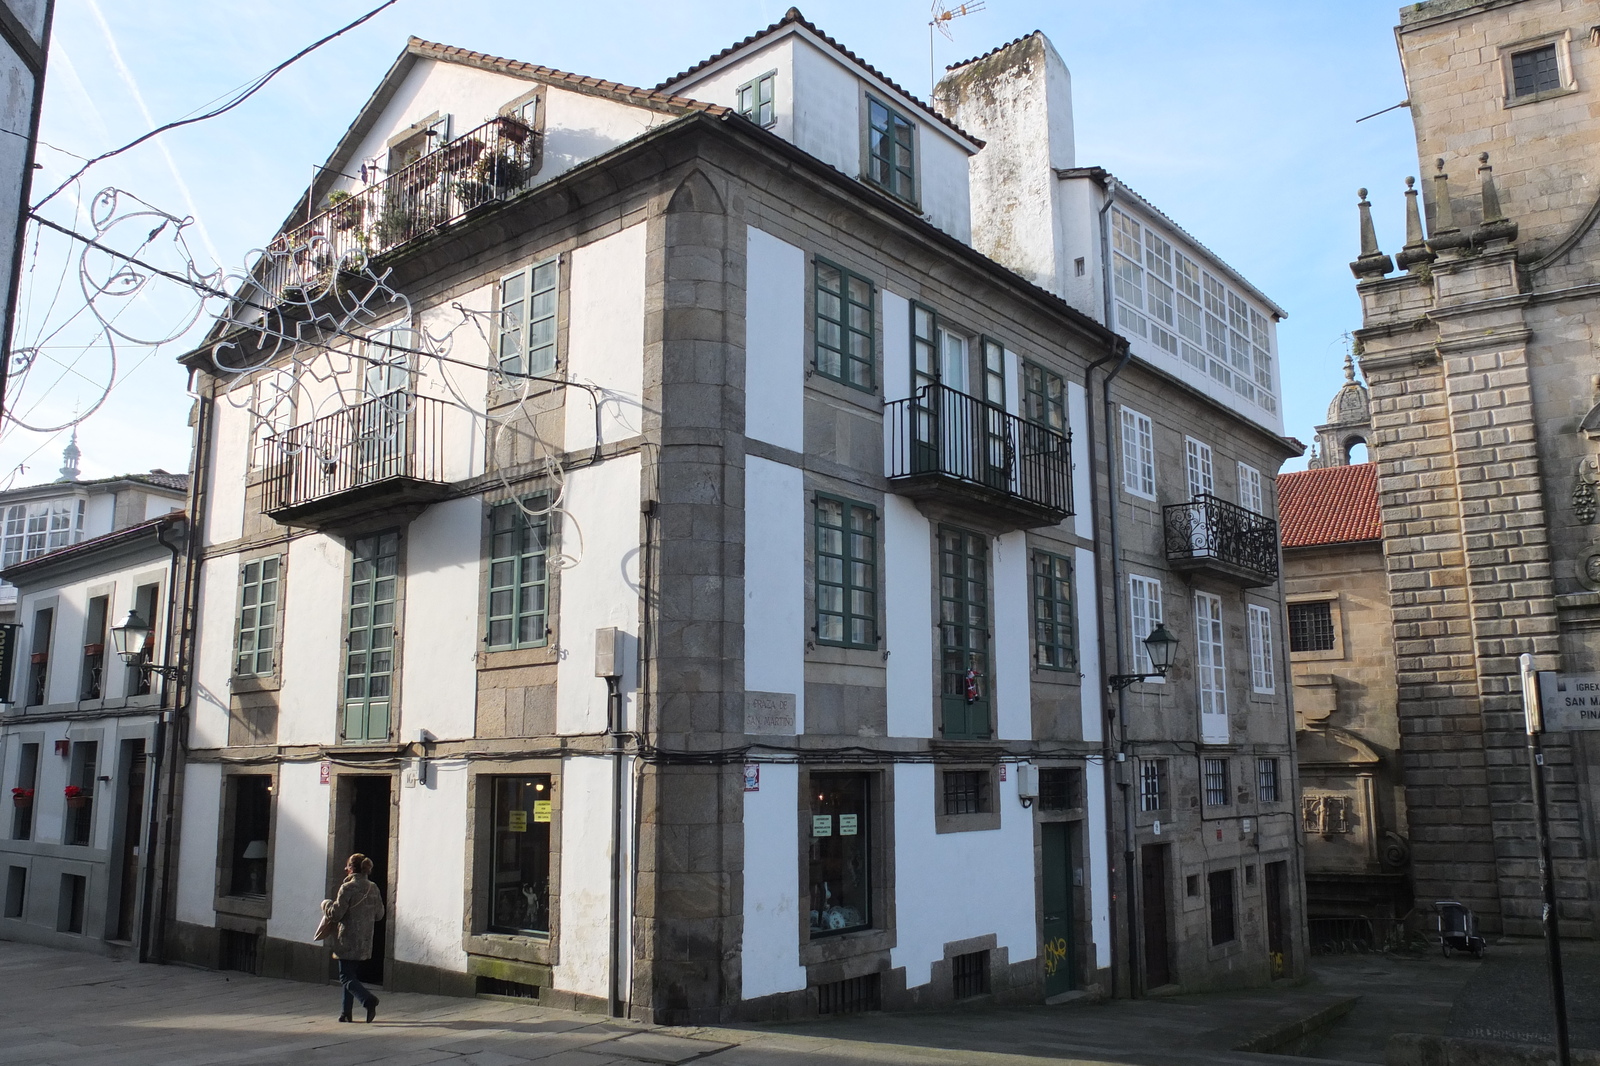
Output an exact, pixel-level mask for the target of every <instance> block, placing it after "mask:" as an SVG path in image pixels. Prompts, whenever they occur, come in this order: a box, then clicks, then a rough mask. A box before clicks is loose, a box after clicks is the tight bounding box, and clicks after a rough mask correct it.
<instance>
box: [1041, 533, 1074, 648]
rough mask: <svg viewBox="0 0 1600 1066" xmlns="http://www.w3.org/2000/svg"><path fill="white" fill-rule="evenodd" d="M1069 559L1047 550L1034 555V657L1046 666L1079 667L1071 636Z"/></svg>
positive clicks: (1070, 563) (1070, 562)
mask: <svg viewBox="0 0 1600 1066" xmlns="http://www.w3.org/2000/svg"><path fill="white" fill-rule="evenodd" d="M1073 622H1074V619H1073V607H1072V561H1071V560H1070V559H1067V558H1066V557H1065V556H1061V555H1053V554H1051V553H1050V552H1037V553H1035V554H1034V557H1033V637H1034V660H1035V661H1036V662H1037V663H1038V664H1039V666H1040V667H1041V668H1043V669H1046V670H1068V671H1076V670H1077V669H1078V642H1077V641H1076V640H1075V639H1074V636H1073V629H1074V626H1073Z"/></svg>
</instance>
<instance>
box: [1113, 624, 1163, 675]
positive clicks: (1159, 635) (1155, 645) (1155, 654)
mask: <svg viewBox="0 0 1600 1066" xmlns="http://www.w3.org/2000/svg"><path fill="white" fill-rule="evenodd" d="M1144 650H1145V654H1147V655H1149V656H1150V665H1151V666H1153V667H1155V671H1156V672H1155V673H1153V674H1112V675H1111V676H1110V677H1109V678H1107V679H1106V681H1107V683H1108V684H1109V685H1110V687H1111V691H1112V692H1121V691H1122V690H1123V689H1125V688H1127V687H1128V686H1129V685H1132V684H1134V683H1136V682H1139V681H1148V680H1150V679H1151V678H1152V677H1166V676H1167V671H1168V670H1170V669H1172V660H1173V657H1174V656H1176V655H1177V654H1178V638H1177V637H1175V636H1173V635H1172V631H1171V630H1170V629H1168V628H1167V627H1166V626H1165V625H1163V624H1162V623H1160V622H1157V623H1156V627H1155V628H1154V629H1152V630H1151V631H1150V635H1149V636H1148V637H1145V638H1144Z"/></svg>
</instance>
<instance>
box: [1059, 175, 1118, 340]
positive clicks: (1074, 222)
mask: <svg viewBox="0 0 1600 1066" xmlns="http://www.w3.org/2000/svg"><path fill="white" fill-rule="evenodd" d="M1055 196H1056V203H1057V207H1056V225H1057V227H1058V228H1059V230H1060V232H1061V247H1062V249H1063V254H1064V255H1065V257H1066V259H1067V261H1066V262H1065V263H1063V264H1062V269H1061V288H1060V290H1059V291H1058V292H1057V295H1058V296H1060V297H1061V298H1062V299H1063V300H1065V301H1067V303H1069V304H1071V305H1072V306H1073V307H1075V308H1076V309H1078V310H1079V311H1082V312H1083V313H1084V314H1086V315H1088V316H1089V317H1090V318H1092V319H1094V320H1095V321H1096V322H1099V323H1101V324H1102V325H1103V324H1104V323H1105V311H1106V305H1105V302H1104V298H1103V297H1102V295H1101V294H1102V293H1103V292H1104V291H1105V290H1104V288H1103V287H1102V285H1101V282H1102V280H1103V279H1102V275H1101V272H1100V216H1099V211H1100V205H1101V204H1102V203H1104V202H1105V197H1104V194H1103V193H1102V192H1101V190H1100V186H1099V185H1098V184H1096V183H1095V181H1094V179H1092V178H1088V177H1082V178H1062V179H1061V180H1059V181H1058V182H1056V187H1055ZM1079 256H1082V257H1083V261H1084V270H1083V274H1082V275H1081V276H1080V275H1079V274H1078V271H1077V266H1076V264H1075V262H1074V260H1076V259H1077V258H1078V257H1079Z"/></svg>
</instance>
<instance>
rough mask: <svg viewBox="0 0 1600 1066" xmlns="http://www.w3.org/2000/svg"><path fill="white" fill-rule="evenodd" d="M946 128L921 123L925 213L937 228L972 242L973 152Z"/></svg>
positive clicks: (919, 175)
mask: <svg viewBox="0 0 1600 1066" xmlns="http://www.w3.org/2000/svg"><path fill="white" fill-rule="evenodd" d="M943 129H944V127H943V126H942V125H936V124H934V123H923V122H918V123H917V148H918V150H919V151H920V152H921V153H922V159H921V161H920V162H919V163H918V171H917V180H918V181H919V183H920V185H919V187H918V190H917V191H918V194H919V195H920V197H921V200H922V203H921V207H922V213H923V214H924V215H926V216H928V219H929V221H931V222H932V223H933V224H934V225H935V226H938V227H939V228H940V229H942V230H944V231H945V232H946V233H948V234H950V236H952V237H954V238H955V239H956V240H958V241H964V242H967V243H971V241H972V199H971V188H970V184H969V183H970V180H971V179H970V178H969V176H968V173H967V160H969V159H970V158H971V153H969V152H968V151H967V149H966V148H965V147H963V146H962V145H960V144H958V143H956V142H955V141H954V140H952V139H951V138H950V137H949V136H948V135H945V134H942V133H941V132H940V131H941V130H943Z"/></svg>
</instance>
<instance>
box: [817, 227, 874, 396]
mask: <svg viewBox="0 0 1600 1066" xmlns="http://www.w3.org/2000/svg"><path fill="white" fill-rule="evenodd" d="M813 271H814V273H815V276H816V283H817V284H816V290H815V295H816V320H815V326H816V330H815V332H816V338H815V339H816V351H815V357H814V360H813V362H814V364H815V366H816V368H817V373H819V374H821V375H822V376H823V377H825V378H832V379H833V380H835V381H839V382H843V383H844V384H846V385H849V386H852V387H853V388H857V389H862V390H864V391H866V392H871V391H872V390H873V388H874V382H875V378H874V375H873V358H874V352H875V350H876V345H875V342H874V340H873V332H874V324H875V321H876V319H875V315H874V311H873V299H874V295H873V288H872V282H870V281H868V280H867V279H866V278H864V277H862V276H861V275H860V274H855V273H852V272H850V271H848V270H846V269H844V268H843V267H840V266H835V265H834V264H832V263H830V262H828V261H827V260H825V259H818V260H817V261H816V262H815V263H814V264H813Z"/></svg>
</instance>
